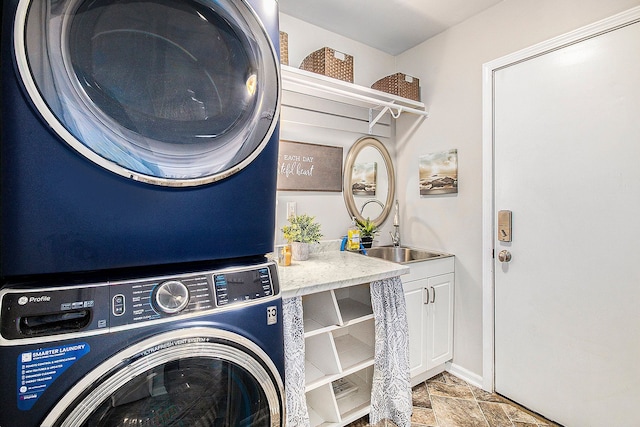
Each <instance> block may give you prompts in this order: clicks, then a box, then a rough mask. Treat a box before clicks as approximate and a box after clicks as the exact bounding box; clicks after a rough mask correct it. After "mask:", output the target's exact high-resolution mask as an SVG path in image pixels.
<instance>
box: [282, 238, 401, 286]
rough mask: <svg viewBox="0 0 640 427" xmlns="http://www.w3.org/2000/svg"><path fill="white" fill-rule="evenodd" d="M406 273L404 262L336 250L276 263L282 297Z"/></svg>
mask: <svg viewBox="0 0 640 427" xmlns="http://www.w3.org/2000/svg"><path fill="white" fill-rule="evenodd" d="M407 273H409V267H408V266H407V265H402V264H396V263H394V262H389V261H385V260H382V259H379V258H372V257H367V256H364V255H361V254H358V253H353V252H347V251H344V252H342V251H339V250H328V251H321V252H316V253H312V254H311V255H310V257H309V259H308V260H306V261H292V262H291V265H289V266H286V267H283V266H278V275H279V278H280V290H281V292H282V298H291V297H295V296H302V295H308V294H313V293H317V292H321V291H327V290H330V289H338V288H344V287H348V286H353V285H357V284H361V283H368V282H372V281H375V280H383V279H389V278H391V277H396V276H400V275H402V274H407Z"/></svg>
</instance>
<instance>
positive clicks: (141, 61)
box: [14, 0, 280, 186]
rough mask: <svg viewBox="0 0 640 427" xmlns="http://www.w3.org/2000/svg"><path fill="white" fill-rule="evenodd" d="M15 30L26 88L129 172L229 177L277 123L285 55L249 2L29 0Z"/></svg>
mask: <svg viewBox="0 0 640 427" xmlns="http://www.w3.org/2000/svg"><path fill="white" fill-rule="evenodd" d="M14 32H15V34H14V35H15V55H16V62H17V65H18V69H19V72H20V75H21V77H22V79H23V82H24V86H25V89H26V91H27V93H28V95H29V97H30V98H31V99H32V101H33V103H34V105H35V107H36V108H37V109H38V110H39V112H40V114H41V115H42V117H43V118H44V119H45V120H46V122H47V123H48V124H49V126H50V127H51V128H52V129H53V130H54V131H55V132H56V133H57V134H58V135H59V136H60V137H61V138H62V139H63V140H64V141H65V142H67V143H68V144H69V145H70V146H71V147H73V148H74V149H75V150H76V151H78V152H79V153H80V154H82V155H83V156H85V157H86V158H88V159H90V160H91V161H93V162H94V163H96V164H98V165H100V166H102V167H104V168H106V169H108V170H111V171H113V172H116V173H118V174H120V175H123V176H126V177H128V178H131V179H135V180H140V181H145V182H149V183H153V184H158V185H165V186H193V185H201V184H205V183H210V182H213V181H216V180H219V179H222V178H225V177H227V176H229V175H231V174H233V173H235V172H238V171H239V170H241V169H242V168H244V167H245V166H247V165H248V164H249V163H250V162H251V161H252V160H253V159H254V158H255V157H256V156H257V155H258V154H259V153H260V152H261V151H262V149H263V148H264V146H265V145H266V144H267V142H268V141H269V138H270V137H271V135H272V133H273V131H274V129H275V127H276V124H277V121H278V112H279V103H280V74H279V64H278V59H277V54H276V52H275V50H274V47H273V44H272V42H271V40H270V38H269V35H268V34H267V32H266V31H265V28H264V27H263V25H262V23H261V21H260V18H259V17H258V16H257V15H256V14H255V12H254V10H253V9H252V8H251V7H250V6H249V5H248V4H247V3H246V2H244V1H238V0H216V1H214V0H56V1H54V0H37V1H36V0H21V1H20V3H19V6H18V10H17V14H16V21H15V27H14Z"/></svg>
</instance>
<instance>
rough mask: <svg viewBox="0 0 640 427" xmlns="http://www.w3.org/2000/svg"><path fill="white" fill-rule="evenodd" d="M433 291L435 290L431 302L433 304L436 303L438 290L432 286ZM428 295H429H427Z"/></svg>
mask: <svg viewBox="0 0 640 427" xmlns="http://www.w3.org/2000/svg"><path fill="white" fill-rule="evenodd" d="M431 289H433V299H432V300H431V304H433V303H435V302H436V289H435V288H434V287H433V286H432V287H431ZM427 295H429V294H428V293H427Z"/></svg>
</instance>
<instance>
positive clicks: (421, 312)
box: [403, 278, 428, 378]
mask: <svg viewBox="0 0 640 427" xmlns="http://www.w3.org/2000/svg"><path fill="white" fill-rule="evenodd" d="M427 285H428V282H427V279H426V278H425V279H420V280H414V281H411V282H408V283H404V284H403V287H404V298H405V301H406V303H407V321H408V324H409V370H410V373H411V378H413V377H415V376H416V375H418V374H421V373H422V372H426V370H427V369H428V368H427V331H426V324H427V310H426V308H427V307H426V305H425V298H426V290H425V288H426V287H427Z"/></svg>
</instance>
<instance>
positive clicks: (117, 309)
mask: <svg viewBox="0 0 640 427" xmlns="http://www.w3.org/2000/svg"><path fill="white" fill-rule="evenodd" d="M112 311H113V315H114V316H122V315H123V314H124V312H125V304H124V295H122V294H118V295H114V296H113V307H112Z"/></svg>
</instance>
